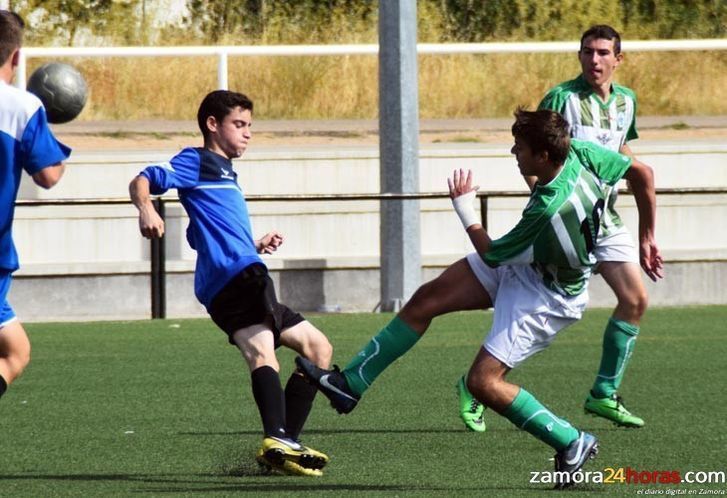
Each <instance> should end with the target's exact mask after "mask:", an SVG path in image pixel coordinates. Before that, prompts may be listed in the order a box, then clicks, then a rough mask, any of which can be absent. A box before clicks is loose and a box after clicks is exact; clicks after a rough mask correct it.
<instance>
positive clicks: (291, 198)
mask: <svg viewBox="0 0 727 498" xmlns="http://www.w3.org/2000/svg"><path fill="white" fill-rule="evenodd" d="M619 193H620V194H628V193H630V191H629V190H628V189H620V190H619ZM656 194H657V196H660V195H714V194H727V188H723V187H716V188H661V189H656ZM528 195H529V194H528V192H526V191H522V190H512V191H480V192H477V198H478V199H479V203H480V216H481V219H482V226H483V227H484V228H485V230H487V229H488V210H489V200H490V199H497V198H512V197H527V196H528ZM447 198H449V194H447V193H443V192H426V193H414V194H389V193H384V194H325V195H324V194H289V195H250V196H246V200H247V201H248V202H281V201H282V202H302V201H323V202H326V201H381V202H386V201H394V200H404V199H409V200H412V199H416V200H422V199H447ZM169 203H179V199H176V198H164V197H158V198H156V199H154V207H155V208H156V210H157V211H158V212H159V215H160V216H161V217H162V219H165V206H166V205H167V204H169ZM129 204H131V201H130V200H129V199H47V200H18V201H17V202H16V206H22V207H38V206H81V205H86V206H108V205H129ZM150 245H151V255H150V259H151V261H150V268H149V277H150V282H149V285H150V289H151V317H152V318H166V316H167V311H166V309H167V304H166V247H165V238H164V237H162V238H160V239H151V241H150Z"/></svg>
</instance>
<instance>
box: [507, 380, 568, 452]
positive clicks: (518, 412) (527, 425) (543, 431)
mask: <svg viewBox="0 0 727 498" xmlns="http://www.w3.org/2000/svg"><path fill="white" fill-rule="evenodd" d="M502 415H503V416H504V417H505V418H506V419H508V420H509V421H510V422H512V423H513V424H515V425H516V426H517V427H518V428H520V429H522V430H524V431H527V432H529V433H530V434H532V435H533V436H535V437H536V438H538V439H540V440H541V441H542V442H544V443H545V444H547V445H548V446H552V447H553V448H555V450H556V451H560V450H562V449H563V448H565V447H566V446H568V445H569V444H570V443H572V442H573V441H575V440H576V439H577V438H578V430H577V429H576V428H575V427H573V426H572V425H570V424H569V423H568V422H566V421H565V420H563V419H560V418H558V417H556V416H555V415H553V414H552V413H551V412H550V410H548V409H547V408H545V407H544V406H543V405H542V404H541V403H540V401H538V400H537V399H535V398H534V397H533V395H532V394H530V393H529V392H527V391H526V390H525V389H523V388H522V387H521V388H520V392H519V393H518V395H517V396H515V399H514V400H513V402H512V404H511V405H510V406H509V407H508V408H507V410H505V413H503V414H502Z"/></svg>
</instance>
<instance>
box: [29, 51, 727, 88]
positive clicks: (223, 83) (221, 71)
mask: <svg viewBox="0 0 727 498" xmlns="http://www.w3.org/2000/svg"><path fill="white" fill-rule="evenodd" d="M578 47H579V42H578V41H567V42H522V43H420V44H418V45H417V52H418V53H419V54H498V53H500V54H501V53H561V52H576V51H577V50H578ZM622 49H623V50H624V51H629V52H646V51H677V50H678V51H684V50H727V39H708V40H646V41H624V42H623V43H622ZM378 52H379V46H378V45H377V44H360V45H259V46H258V45H245V46H219V47H214V46H206V47H199V46H188V47H64V48H61V47H26V48H23V50H21V52H20V63H19V65H18V77H17V78H16V82H15V84H16V86H18V87H20V88H25V82H26V80H27V64H26V61H27V59H28V58H31V57H37V58H39V57H42V58H49V57H195V56H202V57H211V56H215V57H217V82H218V86H219V88H223V89H226V88H227V87H228V80H227V58H228V57H229V56H231V55H232V56H325V55H375V54H378Z"/></svg>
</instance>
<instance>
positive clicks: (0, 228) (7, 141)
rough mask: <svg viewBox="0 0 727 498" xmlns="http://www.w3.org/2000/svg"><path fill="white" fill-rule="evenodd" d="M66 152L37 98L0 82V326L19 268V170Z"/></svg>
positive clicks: (35, 168)
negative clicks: (16, 219)
mask: <svg viewBox="0 0 727 498" xmlns="http://www.w3.org/2000/svg"><path fill="white" fill-rule="evenodd" d="M70 153H71V149H70V148H68V147H66V146H65V145H63V144H62V143H60V142H59V141H58V140H56V138H55V137H54V136H53V133H52V132H51V131H50V128H49V127H48V120H47V118H46V115H45V109H44V108H43V104H41V102H40V100H39V99H38V97H36V96H35V95H33V94H31V93H28V92H26V91H24V90H20V89H18V88H15V87H13V86H10V85H8V84H7V83H5V82H4V81H1V80H0V280H5V279H7V280H8V282H7V285H3V284H2V282H0V325H2V324H3V323H6V322H8V321H9V320H10V319H11V318H12V317H14V314H13V313H12V308H10V306H9V304H8V303H7V301H6V294H7V291H8V289H9V287H10V285H9V279H10V275H11V273H12V272H14V271H15V270H17V269H18V266H19V262H18V253H17V251H16V249H15V244H14V243H13V237H12V228H13V215H14V213H15V199H16V197H17V195H18V188H19V187H20V177H21V175H22V171H23V170H25V171H26V172H27V173H28V174H29V175H34V174H35V173H37V172H39V171H40V170H42V169H43V168H47V167H48V166H53V165H54V164H57V163H59V162H61V161H63V160H65V159H68V156H69V155H70ZM11 315H12V316H11Z"/></svg>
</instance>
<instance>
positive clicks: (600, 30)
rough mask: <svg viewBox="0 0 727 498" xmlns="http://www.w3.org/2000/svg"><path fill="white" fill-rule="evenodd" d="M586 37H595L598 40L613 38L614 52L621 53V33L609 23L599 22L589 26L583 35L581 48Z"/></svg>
mask: <svg viewBox="0 0 727 498" xmlns="http://www.w3.org/2000/svg"><path fill="white" fill-rule="evenodd" d="M586 38H595V39H597V40H613V53H614V54H615V55H618V54H620V53H621V35H619V34H618V31H616V30H615V29H613V28H612V27H611V26H609V25H608V24H597V25H595V26H591V27H590V28H588V29H587V30H586V31H585V33H583V36H581V48H580V49H579V51H580V50H583V42H584V41H585V39H586Z"/></svg>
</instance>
